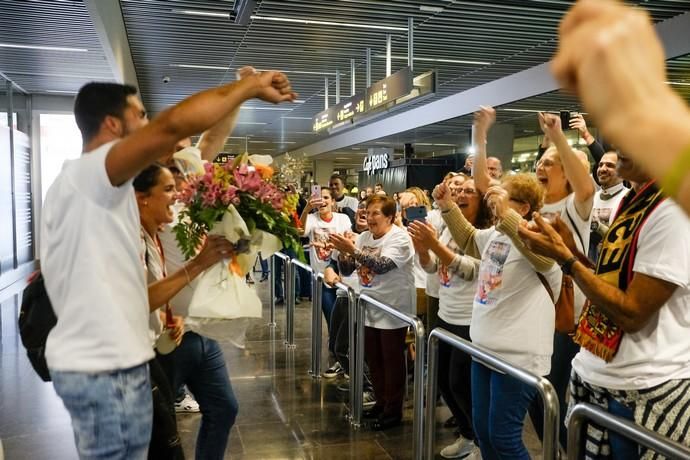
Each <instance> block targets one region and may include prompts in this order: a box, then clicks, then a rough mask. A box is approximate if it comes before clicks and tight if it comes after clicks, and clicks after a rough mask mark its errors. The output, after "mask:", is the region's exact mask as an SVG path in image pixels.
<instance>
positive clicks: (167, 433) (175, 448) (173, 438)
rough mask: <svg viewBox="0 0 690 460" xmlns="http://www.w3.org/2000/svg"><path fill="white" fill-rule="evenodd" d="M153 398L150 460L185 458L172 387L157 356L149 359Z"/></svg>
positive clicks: (177, 459)
mask: <svg viewBox="0 0 690 460" xmlns="http://www.w3.org/2000/svg"><path fill="white" fill-rule="evenodd" d="M149 370H150V372H151V391H152V394H151V396H152V399H153V430H152V433H151V442H150V443H149V453H148V458H149V460H158V459H161V460H163V459H165V460H170V459H172V460H179V459H184V452H183V451H182V442H181V441H180V436H179V435H178V433H177V419H176V418H175V405H174V402H175V400H174V397H173V391H172V387H171V386H170V382H169V380H168V377H167V376H166V375H165V372H164V371H163V367H162V366H161V364H160V363H159V361H158V359H157V358H154V359H152V360H151V361H149Z"/></svg>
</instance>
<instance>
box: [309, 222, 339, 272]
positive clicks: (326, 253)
mask: <svg viewBox="0 0 690 460" xmlns="http://www.w3.org/2000/svg"><path fill="white" fill-rule="evenodd" d="M350 229H351V224H350V219H349V218H348V217H347V216H346V215H345V214H342V213H339V212H334V213H333V217H332V218H331V220H330V222H326V221H325V220H323V219H322V218H321V216H320V215H319V214H318V213H311V214H309V215H307V222H306V224H305V225H304V235H305V236H307V237H309V242H310V243H311V245H310V247H309V264H310V265H311V268H313V269H314V270H315V271H316V272H317V273H323V272H324V270H326V267H327V266H328V263H329V261H330V260H331V255H333V251H334V250H333V245H332V244H331V243H330V242H329V241H328V237H329V235H331V234H332V233H338V234H340V235H342V234H343V233H345V232H347V231H350Z"/></svg>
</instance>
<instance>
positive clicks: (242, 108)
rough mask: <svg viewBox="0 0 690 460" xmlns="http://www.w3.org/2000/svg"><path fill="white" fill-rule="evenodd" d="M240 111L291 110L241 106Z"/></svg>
mask: <svg viewBox="0 0 690 460" xmlns="http://www.w3.org/2000/svg"><path fill="white" fill-rule="evenodd" d="M240 109H241V110H283V111H287V112H289V111H291V110H292V109H286V108H285V107H256V106H241V107H240Z"/></svg>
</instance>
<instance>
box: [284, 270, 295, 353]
mask: <svg viewBox="0 0 690 460" xmlns="http://www.w3.org/2000/svg"><path fill="white" fill-rule="evenodd" d="M285 344H286V345H287V346H288V347H290V348H294V347H295V264H293V263H292V260H290V259H286V260H285Z"/></svg>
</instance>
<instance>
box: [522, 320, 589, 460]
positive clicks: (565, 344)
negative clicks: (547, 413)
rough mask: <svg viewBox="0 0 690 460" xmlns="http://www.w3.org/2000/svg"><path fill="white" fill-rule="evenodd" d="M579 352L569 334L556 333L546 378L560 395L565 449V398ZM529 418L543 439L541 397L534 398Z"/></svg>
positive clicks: (560, 430)
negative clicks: (549, 369) (548, 372)
mask: <svg viewBox="0 0 690 460" xmlns="http://www.w3.org/2000/svg"><path fill="white" fill-rule="evenodd" d="M578 351H580V346H579V345H577V344H576V343H575V342H573V340H572V339H571V338H570V336H569V335H568V334H562V333H560V332H556V333H554V336H553V354H552V355H551V373H550V374H549V375H547V376H546V378H547V379H548V380H549V382H551V384H552V385H553V388H554V390H556V395H558V405H559V408H558V409H559V411H560V412H559V414H558V415H559V419H558V430H559V431H558V440H559V441H560V443H561V447H562V448H563V449H565V448H566V446H567V445H568V430H567V429H566V426H565V414H566V412H567V410H568V403H567V402H566V399H565V398H566V394H567V393H568V385H569V383H570V372H571V370H572V362H573V358H574V357H575V355H576V354H577V352H578ZM529 416H530V418H531V419H532V424H533V425H534V429H535V430H536V432H537V435H538V436H539V439H542V438H543V435H544V401H542V399H541V398H540V397H537V398H534V401H533V402H532V405H531V406H530V408H529Z"/></svg>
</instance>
